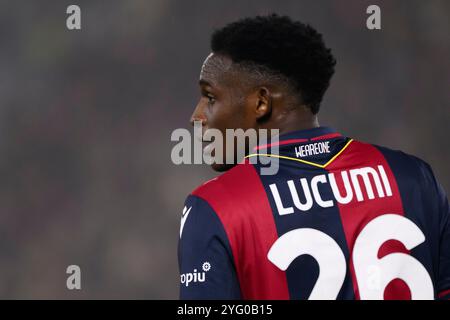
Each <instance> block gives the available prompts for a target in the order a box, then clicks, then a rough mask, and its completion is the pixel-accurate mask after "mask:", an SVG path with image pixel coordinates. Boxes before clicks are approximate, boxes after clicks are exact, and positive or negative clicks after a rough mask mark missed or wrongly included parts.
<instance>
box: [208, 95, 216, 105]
mask: <svg viewBox="0 0 450 320" xmlns="http://www.w3.org/2000/svg"><path fill="white" fill-rule="evenodd" d="M206 98H207V99H208V103H209V104H210V105H213V104H214V103H215V102H216V98H214V96H212V95H210V94H207V95H206Z"/></svg>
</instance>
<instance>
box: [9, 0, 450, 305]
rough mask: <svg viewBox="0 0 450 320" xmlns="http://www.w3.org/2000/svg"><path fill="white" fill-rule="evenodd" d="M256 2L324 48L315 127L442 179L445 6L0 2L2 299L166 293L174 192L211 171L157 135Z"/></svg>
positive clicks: (184, 118)
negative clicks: (317, 36) (323, 91)
mask: <svg viewBox="0 0 450 320" xmlns="http://www.w3.org/2000/svg"><path fill="white" fill-rule="evenodd" d="M70 4H78V5H79V6H80V7H81V11H82V30H81V31H69V30H67V29H66V18H67V15H66V8H67V6H68V5H70ZM370 4H378V5H380V6H381V9H382V30H381V31H369V30H367V29H366V27H365V21H366V18H367V14H366V13H365V10H366V8H367V6H368V5H370ZM269 12H277V13H280V14H289V15H290V16H292V17H293V18H296V19H300V20H302V21H304V22H309V23H311V24H312V25H313V26H315V27H316V28H317V29H318V30H319V31H320V32H322V33H323V35H324V37H325V40H326V42H327V44H328V45H329V46H331V48H332V49H333V52H334V54H335V55H336V57H337V60H338V64H337V71H336V75H335V77H334V79H333V80H332V84H331V87H330V89H329V91H328V93H327V95H326V97H325V100H324V102H323V104H322V109H321V110H322V111H321V114H320V115H321V116H320V121H321V124H322V125H331V126H333V127H335V128H337V129H339V130H340V131H341V132H343V133H344V134H347V135H349V136H352V137H355V138H358V139H360V140H364V141H368V142H372V143H376V144H381V145H385V146H388V147H391V148H395V149H403V150H404V151H406V152H408V153H412V154H415V155H417V156H419V157H421V158H423V159H424V160H426V161H427V162H429V163H430V164H431V165H432V167H433V168H434V171H435V174H436V175H437V177H438V178H439V180H440V181H441V183H442V184H443V185H444V187H445V188H446V190H447V191H448V190H450V168H449V167H450V166H449V163H450V151H449V142H448V141H449V134H448V132H449V131H448V130H449V129H448V128H447V126H448V125H449V120H450V94H449V88H450V86H449V85H450V59H449V57H450V34H449V30H450V19H449V14H450V1H446V0H441V1H439V0H429V1H422V0H397V1H377V0H374V1H360V0H352V1H330V0H322V1H301V0H292V1H275V0H259V1H239V2H237V1H236V2H231V1H225V0H213V1H198V0H191V1H181V0H179V1H175V0H152V1H137V0H132V1H117V0H116V1H100V0H95V1H81V0H77V1H31V0H28V1H2V2H1V4H0V41H1V50H0V70H1V71H0V133H1V134H0V155H1V156H0V173H1V175H0V179H1V182H0V298H26V299H28V298H38V299H41V298H75V299H78V298H94V299H99V298H112V299H116V298H138V299H141V298H142V299H176V298H177V295H178V273H177V272H178V266H177V256H176V249H177V241H178V230H179V217H180V214H181V209H182V207H183V202H184V198H185V196H186V195H187V194H188V193H189V192H190V191H191V190H192V189H193V188H195V187H196V186H197V185H199V184H200V183H201V182H203V181H205V180H207V179H210V178H212V177H214V176H215V173H214V172H212V171H211V170H210V169H209V168H208V167H206V166H199V165H196V166H175V165H173V164H172V163H171V160H170V151H171V148H172V147H173V145H174V143H172V142H171V141H170V133H171V132H172V130H173V129H175V128H179V127H189V124H188V120H189V117H190V114H191V112H192V110H193V107H194V106H195V104H196V102H197V99H198V96H199V93H198V88H197V78H198V74H199V68H200V66H201V63H202V61H203V59H204V58H205V57H206V56H207V54H208V53H209V35H210V33H211V31H212V30H213V29H214V28H217V27H220V26H222V25H224V24H226V23H228V22H231V21H233V20H235V19H237V18H241V17H244V16H251V15H256V14H265V13H269ZM71 264H76V265H79V266H80V267H81V270H82V290H80V291H69V290H67V289H66V277H67V275H66V273H65V271H66V267H67V266H68V265H71Z"/></svg>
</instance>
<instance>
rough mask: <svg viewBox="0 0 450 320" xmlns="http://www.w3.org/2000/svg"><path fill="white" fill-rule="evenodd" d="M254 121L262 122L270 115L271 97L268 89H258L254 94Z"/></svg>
mask: <svg viewBox="0 0 450 320" xmlns="http://www.w3.org/2000/svg"><path fill="white" fill-rule="evenodd" d="M255 113H256V119H257V120H262V119H264V118H266V117H268V116H269V115H270V114H271V113H272V96H271V92H270V90H269V88H267V87H260V88H258V89H257V92H256V105H255Z"/></svg>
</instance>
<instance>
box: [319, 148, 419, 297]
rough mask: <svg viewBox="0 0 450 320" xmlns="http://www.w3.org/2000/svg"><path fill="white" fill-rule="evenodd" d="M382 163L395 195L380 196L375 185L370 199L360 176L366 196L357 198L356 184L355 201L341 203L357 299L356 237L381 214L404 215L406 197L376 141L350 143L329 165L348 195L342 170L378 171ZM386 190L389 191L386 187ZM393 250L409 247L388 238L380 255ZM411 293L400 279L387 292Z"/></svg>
mask: <svg viewBox="0 0 450 320" xmlns="http://www.w3.org/2000/svg"><path fill="white" fill-rule="evenodd" d="M379 165H382V166H383V168H384V170H385V172H386V175H387V178H388V181H389V184H390V186H391V190H392V196H385V197H382V198H380V197H377V195H378V193H377V191H376V188H375V187H373V191H374V194H375V198H374V199H368V198H367V192H366V188H365V186H364V182H363V181H362V179H361V178H358V181H359V185H360V188H361V191H362V194H363V195H364V200H363V201H358V200H357V199H356V197H355V194H354V193H355V192H354V188H353V194H354V197H353V199H352V201H350V202H349V203H348V204H341V203H338V207H339V212H340V215H341V221H342V225H343V228H344V232H345V237H346V240H347V245H348V249H349V252H350V264H349V268H350V272H351V277H352V280H353V289H354V291H355V298H356V299H360V295H359V290H358V284H357V281H356V275H355V269H354V265H353V259H352V254H353V247H354V244H355V240H356V237H357V236H358V235H359V234H360V232H361V230H362V229H363V228H364V227H365V226H366V225H367V223H369V222H370V221H372V220H373V219H374V218H376V217H378V216H381V215H383V214H387V213H392V214H400V215H403V214H404V211H403V205H402V200H401V198H400V193H399V190H398V186H397V182H396V180H395V177H394V175H393V173H392V170H391V168H390V167H389V165H388V163H387V161H386V159H385V158H384V156H383V155H382V154H381V152H380V151H378V149H376V148H375V147H374V146H372V145H369V144H365V143H362V142H358V141H353V142H352V143H351V144H350V145H349V146H348V148H347V150H346V151H345V152H344V153H342V154H341V155H340V156H339V157H338V158H336V160H335V161H334V162H332V163H331V164H330V165H328V166H327V168H326V169H327V170H329V172H330V173H334V176H335V178H336V182H337V186H338V188H339V191H340V193H341V195H342V196H344V195H346V191H345V187H344V183H343V180H342V177H341V174H340V172H341V171H343V170H351V169H358V168H364V167H372V168H373V169H375V170H376V171H377V172H378V169H377V168H378V166H379ZM370 180H371V183H372V186H374V184H373V179H372V178H371V179H370ZM384 191H385V195H386V190H384ZM393 252H405V248H404V247H403V248H402V245H399V244H398V242H396V241H386V242H385V243H384V244H383V245H382V246H381V248H380V250H379V252H378V256H379V257H382V256H384V255H386V254H389V253H393ZM406 252H407V251H406ZM410 296H411V294H410V292H409V288H408V287H407V286H406V285H405V283H404V282H403V281H402V280H400V279H394V280H393V281H391V282H390V283H389V284H388V286H387V287H386V289H385V292H384V298H385V299H391V298H394V299H408V298H410Z"/></svg>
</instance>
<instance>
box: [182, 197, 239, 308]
mask: <svg viewBox="0 0 450 320" xmlns="http://www.w3.org/2000/svg"><path fill="white" fill-rule="evenodd" d="M178 264H179V270H180V299H187V300H188V299H227V300H228V299H230V300H231V299H240V298H241V295H240V288H239V281H238V279H237V275H236V271H235V267H234V262H233V255H232V252H231V248H230V245H229V242H228V238H227V235H226V232H225V229H224V227H223V225H222V223H221V221H220V219H219V217H218V216H217V214H216V213H215V212H214V210H213V209H212V208H211V207H210V205H209V204H208V203H207V202H206V201H205V200H203V199H201V198H199V197H196V196H192V195H190V196H189V197H188V198H187V199H186V202H185V207H184V208H183V215H182V218H181V224H180V240H179V243H178Z"/></svg>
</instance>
